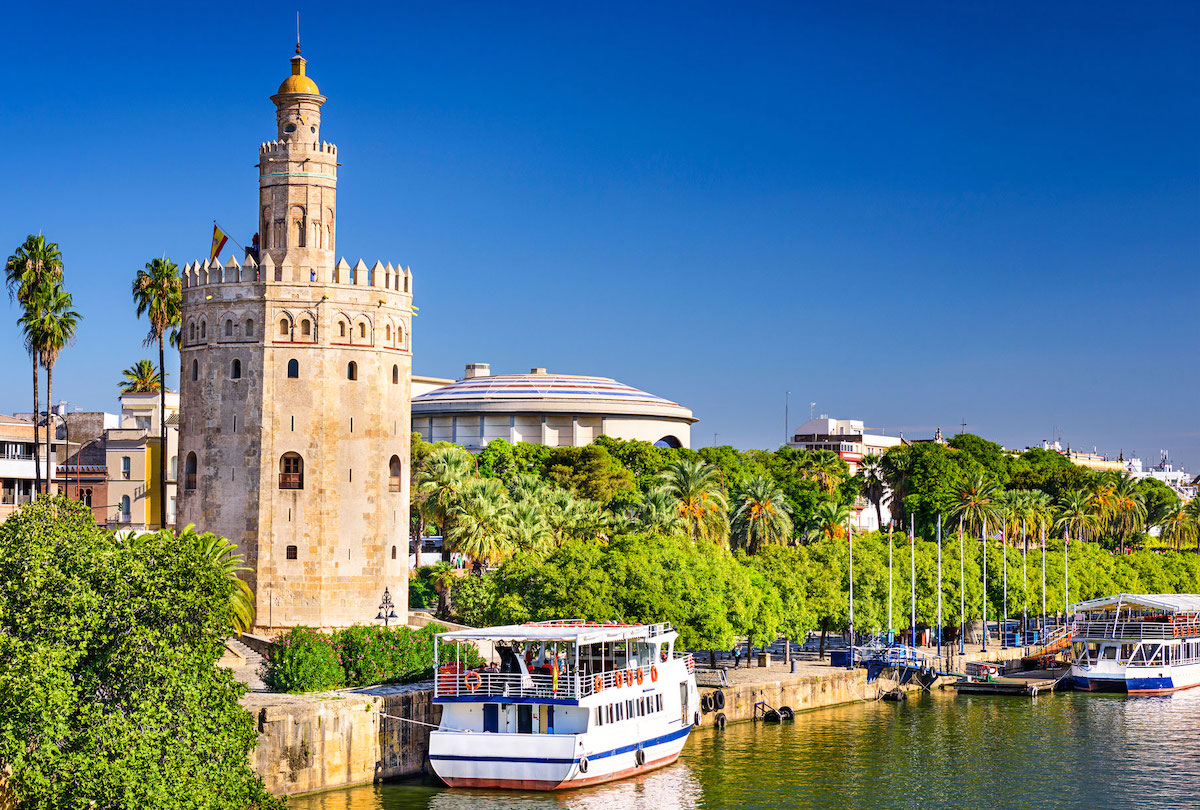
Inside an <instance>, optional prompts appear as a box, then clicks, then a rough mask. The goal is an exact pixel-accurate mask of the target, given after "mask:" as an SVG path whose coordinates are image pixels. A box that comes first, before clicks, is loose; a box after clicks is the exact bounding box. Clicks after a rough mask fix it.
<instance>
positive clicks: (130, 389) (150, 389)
mask: <svg viewBox="0 0 1200 810" xmlns="http://www.w3.org/2000/svg"><path fill="white" fill-rule="evenodd" d="M121 377H122V378H123V379H122V380H121V382H120V383H119V384H118V388H119V389H120V391H121V393H122V394H152V393H154V392H156V391H159V390H161V389H162V383H163V378H162V374H161V373H159V371H158V370H157V369H156V368H154V364H153V363H151V362H150V361H149V360H144V359H143V360H138V361H137V362H136V363H134V364H133V365H132V366H130V367H129V368H127V369H125V370H124V371H122V372H121Z"/></svg>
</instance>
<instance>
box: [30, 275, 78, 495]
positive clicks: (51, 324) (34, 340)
mask: <svg viewBox="0 0 1200 810" xmlns="http://www.w3.org/2000/svg"><path fill="white" fill-rule="evenodd" d="M80 320H82V317H81V316H80V314H79V313H78V312H76V311H75V310H73V309H71V294H70V293H68V292H67V291H66V290H64V289H63V288H62V285H60V284H55V285H53V286H43V287H42V288H41V289H39V290H35V291H34V293H33V296H32V298H31V300H30V303H29V306H28V307H27V308H26V310H25V314H24V315H23V316H22V317H21V326H22V329H23V330H24V334H25V343H26V344H27V345H29V346H31V347H32V348H33V350H34V351H36V352H37V356H38V362H39V363H41V365H42V368H44V369H46V414H47V416H46V459H47V463H49V459H50V441H51V439H52V438H53V437H54V427H53V426H52V425H51V421H52V420H51V419H50V416H49V414H50V413H52V408H53V403H54V366H55V364H56V363H57V362H58V355H59V353H60V352H62V350H63V348H65V347H66V346H67V344H69V343H72V342H73V341H74V340H75V330H76V328H77V327H78V325H79V321H80ZM34 421H35V422H36V421H37V417H36V415H35V417H34ZM49 483H50V470H49V469H47V470H46V484H47V487H46V489H47V491H48V490H49V488H50V487H49Z"/></svg>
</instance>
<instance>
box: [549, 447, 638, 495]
mask: <svg viewBox="0 0 1200 810" xmlns="http://www.w3.org/2000/svg"><path fill="white" fill-rule="evenodd" d="M544 470H545V475H546V478H547V479H549V480H550V481H553V482H555V483H556V484H558V485H559V486H561V487H563V488H564V489H569V490H571V491H572V492H574V493H575V494H576V495H578V496H580V497H582V498H587V499H588V500H589V501H595V502H596V503H598V504H600V505H601V506H607V505H609V504H610V503H612V502H613V501H615V500H618V499H622V498H625V497H628V496H629V495H631V494H632V493H633V492H634V491H635V488H634V485H633V475H632V474H631V473H630V472H629V470H627V469H625V468H624V467H622V466H621V464H620V462H618V461H617V460H616V459H615V458H613V457H612V456H611V455H610V454H609V452H608V451H607V450H605V449H604V448H603V447H600V446H599V445H595V444H590V445H588V446H587V447H555V448H553V450H552V451H551V453H550V455H549V457H548V458H547V459H546V462H545V467H544Z"/></svg>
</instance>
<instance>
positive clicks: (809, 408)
mask: <svg viewBox="0 0 1200 810" xmlns="http://www.w3.org/2000/svg"><path fill="white" fill-rule="evenodd" d="M815 407H817V403H815V402H810V403H808V418H809V419H812V418H813V408H815Z"/></svg>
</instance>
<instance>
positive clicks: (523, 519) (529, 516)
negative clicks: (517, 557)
mask: <svg viewBox="0 0 1200 810" xmlns="http://www.w3.org/2000/svg"><path fill="white" fill-rule="evenodd" d="M509 518H510V523H509V538H510V539H511V540H512V543H513V545H514V547H515V548H517V549H520V550H522V551H538V552H544V551H549V549H550V547H551V546H552V545H553V544H554V535H553V534H552V533H551V531H550V524H549V523H547V522H546V515H545V512H544V510H543V508H542V505H541V504H540V503H538V502H537V501H534V500H530V499H525V500H520V501H514V502H513V504H512V508H511V509H510V510H509Z"/></svg>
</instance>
